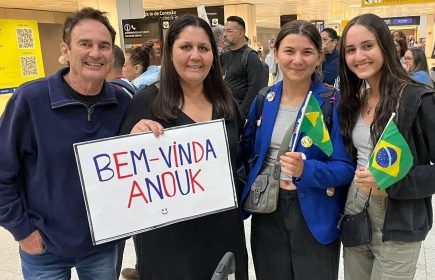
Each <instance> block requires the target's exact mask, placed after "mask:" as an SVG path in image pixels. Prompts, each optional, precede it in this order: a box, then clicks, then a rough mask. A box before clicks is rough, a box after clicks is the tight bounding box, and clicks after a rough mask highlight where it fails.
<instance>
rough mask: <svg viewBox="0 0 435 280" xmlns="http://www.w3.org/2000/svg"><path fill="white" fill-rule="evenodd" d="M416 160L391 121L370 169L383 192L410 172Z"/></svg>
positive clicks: (376, 148) (373, 156)
mask: <svg viewBox="0 0 435 280" xmlns="http://www.w3.org/2000/svg"><path fill="white" fill-rule="evenodd" d="M413 161H414V158H413V156H412V154H411V150H410V149H409V146H408V143H406V140H405V139H404V138H403V136H402V134H400V132H399V130H398V129H397V126H396V125H395V124H394V122H393V121H392V120H391V121H390V122H389V123H388V124H387V126H386V128H385V130H384V132H383V134H382V136H381V138H380V139H379V142H378V144H377V145H376V147H375V149H374V151H373V154H372V156H371V157H370V160H369V169H370V172H371V173H372V175H373V178H374V179H375V180H376V183H378V186H379V188H380V189H381V190H385V189H387V188H388V187H389V186H391V185H392V184H394V183H396V182H397V181H399V180H400V179H402V178H403V177H405V175H406V174H407V173H408V172H409V170H410V169H411V167H412V164H413Z"/></svg>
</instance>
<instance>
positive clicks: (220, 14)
mask: <svg viewBox="0 0 435 280" xmlns="http://www.w3.org/2000/svg"><path fill="white" fill-rule="evenodd" d="M84 6H90V7H94V8H98V9H100V10H103V11H107V12H108V13H109V17H110V21H111V24H112V25H113V26H115V29H116V30H117V38H116V41H115V43H116V44H118V45H119V46H121V47H122V49H126V48H130V47H134V46H135V45H138V44H141V42H142V41H143V40H147V39H152V40H155V41H156V42H158V43H157V44H156V47H157V48H159V46H161V43H162V40H163V38H164V34H165V30H166V29H167V28H168V26H169V24H170V22H171V21H173V20H174V19H176V18H177V17H178V16H180V15H182V14H185V13H197V12H198V11H200V9H198V7H201V9H203V8H205V12H206V16H207V18H208V19H209V21H210V24H211V25H212V26H216V25H218V24H222V25H224V24H225V19H226V18H227V17H228V16H231V15H237V16H240V17H242V18H243V19H244V20H245V22H246V25H247V28H246V29H247V30H246V35H247V36H248V38H249V41H248V44H249V46H251V47H252V48H253V49H255V50H260V49H261V50H262V54H261V55H260V56H262V57H261V58H262V59H263V60H264V58H265V56H266V55H267V54H268V52H269V51H270V49H269V46H270V45H271V43H272V42H273V41H274V38H275V37H276V35H277V34H278V32H279V29H280V27H281V26H282V25H283V24H285V23H286V22H288V21H290V20H293V19H303V20H307V21H311V22H312V23H313V24H315V25H316V27H317V28H318V29H319V31H321V30H322V29H323V28H326V27H330V28H333V29H335V30H336V31H337V33H338V35H341V33H342V31H343V29H344V28H345V26H346V24H347V23H348V21H349V20H351V19H352V18H353V17H355V16H358V15H360V14H365V13H374V14H376V15H378V16H380V17H381V18H383V19H384V21H385V22H386V23H387V25H388V26H389V28H390V30H391V32H393V31H394V30H403V31H404V33H405V35H406V40H407V44H408V47H420V48H423V49H424V50H425V54H426V58H427V60H428V65H429V68H430V69H432V68H434V70H435V39H434V33H435V1H428V0H185V1H179V0H167V1H162V0H144V1H142V0H19V1H13V0H0V115H1V113H2V112H3V109H4V106H5V104H6V102H7V100H8V98H9V97H10V96H11V94H12V93H13V92H14V90H15V89H16V88H17V87H18V86H19V85H20V84H21V83H23V82H27V81H30V80H32V79H36V78H40V77H44V76H49V75H51V74H53V73H55V72H56V71H57V70H58V69H60V68H62V67H65V65H64V64H62V63H61V62H60V61H59V57H60V55H61V52H60V48H59V45H60V43H61V42H62V31H61V27H62V23H63V21H64V20H65V18H66V17H67V16H68V15H70V14H71V13H73V12H75V11H77V10H78V9H80V8H81V7H84ZM143 18H145V19H147V18H148V19H154V20H155V21H156V22H157V23H158V24H159V32H157V33H156V34H152V35H150V37H149V38H147V37H146V36H145V35H143V34H144V33H142V35H143V36H136V37H134V36H133V35H131V34H133V33H131V32H133V31H132V30H131V26H133V25H134V24H136V23H134V24H133V22H136V21H129V20H133V19H143ZM20 24H24V25H27V26H29V27H30V28H31V29H32V30H33V38H34V41H33V42H31V44H32V45H34V46H35V51H34V56H35V57H36V59H35V60H34V61H33V60H26V61H21V68H20V65H16V64H14V63H13V62H12V57H11V55H10V54H11V53H13V54H15V51H16V50H13V51H10V50H7V49H6V47H5V46H6V45H7V44H6V40H9V39H10V40H18V41H19V42H20V43H21V44H24V45H26V44H30V43H29V42H27V41H26V40H25V39H24V38H25V37H21V38H20V37H17V36H19V35H18V33H17V34H15V33H14V34H10V33H7V32H6V30H7V28H9V27H11V26H12V27H13V28H15V26H19V25H20ZM2 33H3V34H2ZM2 35H3V36H2ZM385 39H388V40H390V38H385ZM2 40H3V41H2ZM27 51H28V52H29V50H27ZM17 54H18V52H17ZM26 66H27V67H29V70H26V71H24V70H22V69H23V67H26ZM17 69H18V70H17ZM18 72H19V73H20V74H16V73H18ZM25 73H27V74H28V75H24V74H25ZM431 76H432V79H434V80H435V71H434V72H432V71H431ZM0 144H1V143H0ZM249 228H250V220H247V221H246V222H245V230H246V236H247V238H248V241H247V245H248V246H249ZM248 251H249V248H248ZM434 262H435V233H434V231H433V230H432V231H430V232H429V235H428V237H427V239H426V240H425V241H424V242H423V246H422V249H421V254H420V258H419V261H418V264H417V273H416V277H415V279H416V280H433V279H435V266H434V265H433V264H434ZM134 264H135V253H134V247H133V244H132V241H131V239H130V240H129V241H128V242H127V246H126V251H125V257H124V263H123V267H124V268H125V267H134ZM249 269H250V280H255V274H254V271H253V266H252V262H251V263H250V267H249ZM18 279H23V278H22V274H21V266H20V258H19V254H18V244H17V242H16V241H14V240H13V237H12V235H11V234H10V233H9V232H7V231H6V230H4V229H3V228H1V227H0V280H18ZM73 279H77V276H76V275H74V276H73ZM120 279H123V278H122V277H121V278H120ZM339 279H344V278H343V266H342V264H341V266H340V278H339Z"/></svg>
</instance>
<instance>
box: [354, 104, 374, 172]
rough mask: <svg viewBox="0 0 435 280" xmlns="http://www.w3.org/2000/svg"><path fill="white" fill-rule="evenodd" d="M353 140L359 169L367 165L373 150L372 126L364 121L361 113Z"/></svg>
mask: <svg viewBox="0 0 435 280" xmlns="http://www.w3.org/2000/svg"><path fill="white" fill-rule="evenodd" d="M352 140H353V145H354V146H355V148H356V150H357V169H359V168H360V167H361V166H366V165H367V163H368V162H369V157H370V156H371V152H372V149H373V145H372V142H371V140H370V126H369V125H367V124H366V123H365V122H364V121H363V119H362V117H361V112H359V113H358V120H357V121H356V125H355V127H354V129H353V131H352Z"/></svg>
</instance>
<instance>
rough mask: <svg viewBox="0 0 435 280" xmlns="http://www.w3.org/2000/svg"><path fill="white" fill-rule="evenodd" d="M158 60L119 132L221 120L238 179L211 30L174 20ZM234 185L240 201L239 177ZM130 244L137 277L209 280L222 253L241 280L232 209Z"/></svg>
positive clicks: (238, 120) (238, 124)
mask: <svg viewBox="0 0 435 280" xmlns="http://www.w3.org/2000/svg"><path fill="white" fill-rule="evenodd" d="M234 31H235V30H234ZM242 38H243V37H242ZM162 63H163V65H162V73H161V80H160V88H159V89H157V88H155V87H154V88H153V87H148V88H145V89H144V90H143V91H141V92H139V93H138V94H137V95H136V97H135V98H134V99H133V100H132V103H131V106H130V107H129V108H128V110H127V113H126V114H125V116H124V120H123V124H122V128H121V134H128V133H136V132H143V131H153V133H154V134H155V135H156V136H157V137H159V136H160V135H162V134H163V129H166V128H171V127H177V126H182V125H186V124H193V123H200V122H206V121H210V120H215V119H221V118H223V119H225V126H226V131H227V134H228V143H229V153H230V159H231V162H232V164H231V166H232V168H233V174H234V175H235V176H237V172H236V170H235V167H236V162H235V157H236V149H237V144H238V140H239V137H240V135H241V134H242V129H243V125H244V123H245V118H244V117H243V115H242V114H241V112H240V111H239V109H238V106H237V104H236V102H235V100H234V99H233V97H232V95H231V92H230V91H229V89H228V88H227V86H226V85H225V83H224V81H223V79H222V75H223V73H222V68H221V66H220V63H219V53H218V50H217V45H216V42H215V40H214V36H213V33H212V30H211V28H210V25H209V24H208V23H207V22H206V21H204V20H203V19H201V18H198V17H196V16H193V15H183V16H180V17H179V18H177V19H176V20H175V21H173V22H172V23H171V26H170V27H169V30H168V32H167V34H166V38H165V40H164V45H163V59H162ZM234 182H236V190H237V197H238V198H240V194H241V189H240V187H239V186H237V182H238V180H237V179H236V178H234ZM190 207H193V206H190ZM136 246H137V263H138V272H139V279H141V280H173V279H209V278H211V275H213V272H214V271H215V269H216V266H217V264H218V263H219V262H220V260H221V259H222V256H224V255H225V253H226V252H228V251H230V252H233V253H234V255H235V258H236V260H235V261H236V267H237V269H236V279H237V280H247V279H248V273H247V254H246V246H245V238H244V228H243V221H242V219H241V217H240V215H239V211H238V209H231V210H227V211H224V212H220V213H215V214H210V215H207V216H203V217H199V218H195V219H191V220H186V221H182V222H178V223H175V224H171V225H168V226H165V227H162V228H157V229H153V230H150V231H147V232H144V233H140V234H138V235H137V244H136Z"/></svg>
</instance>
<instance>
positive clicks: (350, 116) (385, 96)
mask: <svg viewBox="0 0 435 280" xmlns="http://www.w3.org/2000/svg"><path fill="white" fill-rule="evenodd" d="M354 25H362V26H364V27H366V28H367V29H368V30H369V31H370V32H371V33H373V34H374V35H375V37H376V41H377V44H378V45H379V48H380V50H381V52H382V57H383V59H384V64H383V66H382V68H381V69H380V71H381V72H382V74H381V79H380V82H379V103H378V105H377V106H376V107H375V114H374V118H373V122H372V124H371V125H370V139H371V142H372V145H373V147H375V146H376V143H377V142H378V139H379V138H380V136H381V134H382V132H383V130H384V128H385V126H386V125H387V122H388V120H389V119H390V117H391V114H392V113H393V112H395V111H396V106H397V104H398V102H399V98H400V92H401V89H402V88H403V86H404V85H405V84H417V83H416V82H414V81H413V80H412V79H411V78H410V77H409V75H408V74H407V73H406V71H405V70H404V69H403V67H402V64H401V63H400V59H399V56H398V55H397V51H396V47H395V45H394V41H393V40H391V39H390V38H391V37H390V36H391V34H390V30H389V29H388V26H387V25H386V24H385V22H384V21H383V20H382V19H381V18H380V17H378V16H377V15H374V14H364V15H360V16H357V17H355V18H353V19H352V20H351V21H350V22H349V23H348V24H347V26H346V28H345V29H344V31H343V36H342V44H341V47H340V67H339V74H340V100H339V102H338V109H339V110H338V111H339V116H340V133H341V134H342V135H343V136H344V142H345V145H346V151H347V152H348V153H349V154H350V155H351V156H353V157H354V158H355V157H356V150H355V147H354V145H353V140H352V131H353V129H354V127H355V124H356V122H357V119H358V114H359V112H360V110H361V108H362V107H363V106H364V100H365V90H366V82H365V80H361V79H360V78H358V76H357V75H355V73H353V72H352V71H351V70H350V69H349V67H348V66H347V63H346V36H347V32H348V31H349V29H350V28H351V27H352V26H354Z"/></svg>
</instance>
